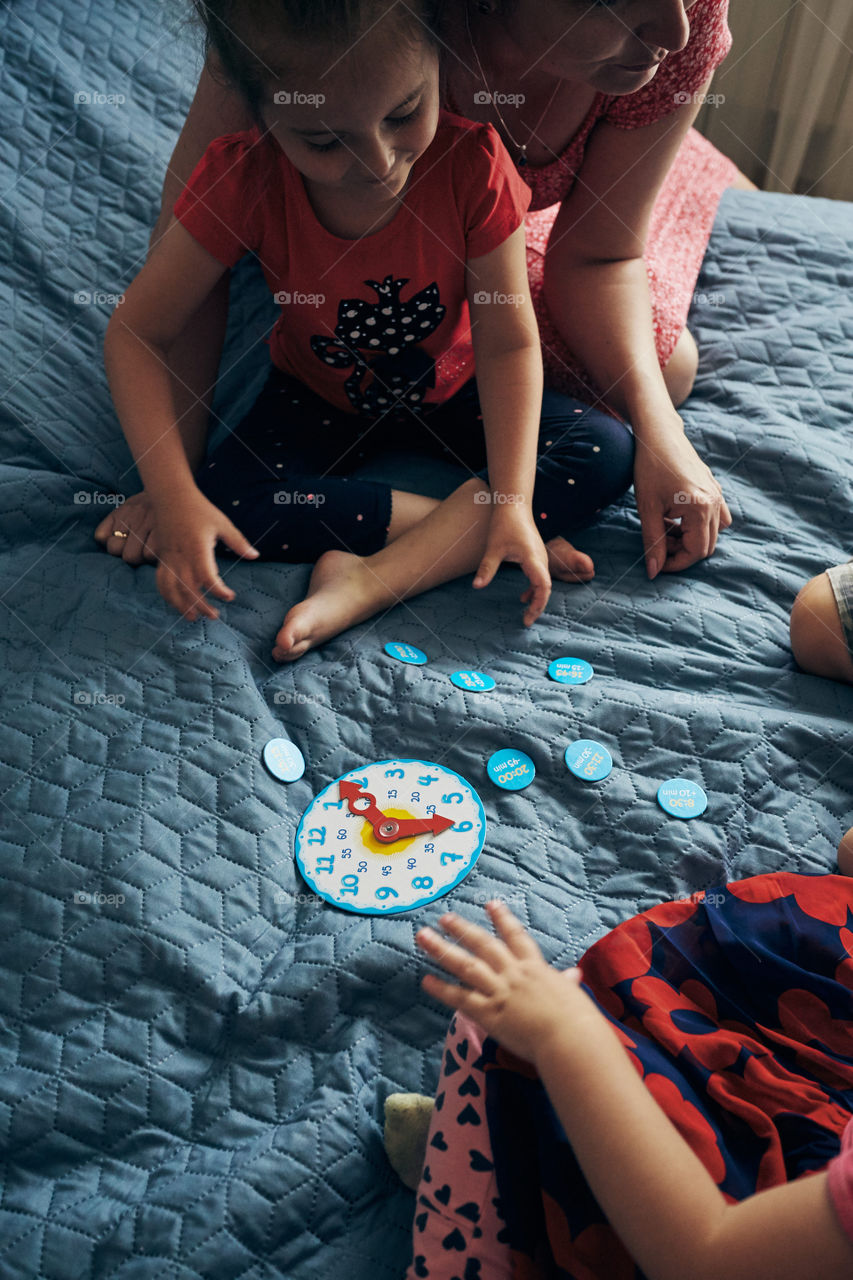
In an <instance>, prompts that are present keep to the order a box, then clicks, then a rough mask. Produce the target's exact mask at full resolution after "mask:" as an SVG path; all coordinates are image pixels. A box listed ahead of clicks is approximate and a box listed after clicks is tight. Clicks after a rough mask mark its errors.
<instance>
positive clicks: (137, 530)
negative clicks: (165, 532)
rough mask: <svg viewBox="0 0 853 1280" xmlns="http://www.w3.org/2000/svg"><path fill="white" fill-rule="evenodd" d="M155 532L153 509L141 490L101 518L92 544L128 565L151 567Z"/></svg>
mask: <svg viewBox="0 0 853 1280" xmlns="http://www.w3.org/2000/svg"><path fill="white" fill-rule="evenodd" d="M156 532H157V530H156V526H155V521H154V506H153V503H152V502H151V499H150V498H149V497H148V494H147V493H146V492H145V490H144V489H143V491H142V493H134V494H133V496H132V497H130V498H128V499H127V501H126V502H123V503H122V505H121V506H120V507H116V508H115V510H114V511H111V512H110V514H109V515H108V516H104V518H103V520H102V521H101V523H100V524H99V525H98V527H97V529H96V530H95V541H96V542H100V544H101V546H102V547H103V548H104V550H105V551H108V552H109V554H110V555H111V556H121V558H122V559H123V560H125V561H126V562H127V563H128V564H154V563H155V562H156V560H157V549H156ZM124 535H126V536H124Z"/></svg>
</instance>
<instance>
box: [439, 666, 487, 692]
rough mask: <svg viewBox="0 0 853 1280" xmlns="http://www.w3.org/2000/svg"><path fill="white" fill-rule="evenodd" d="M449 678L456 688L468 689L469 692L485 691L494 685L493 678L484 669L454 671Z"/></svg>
mask: <svg viewBox="0 0 853 1280" xmlns="http://www.w3.org/2000/svg"><path fill="white" fill-rule="evenodd" d="M450 679H451V682H452V683H453V684H455V685H456V688H457V689H468V690H469V691H470V692H471V693H486V692H487V691H488V690H489V689H494V687H495V682H494V680H493V679H492V677H491V676H487V675H486V673H485V671H454V672H453V675H452V676H451V677H450Z"/></svg>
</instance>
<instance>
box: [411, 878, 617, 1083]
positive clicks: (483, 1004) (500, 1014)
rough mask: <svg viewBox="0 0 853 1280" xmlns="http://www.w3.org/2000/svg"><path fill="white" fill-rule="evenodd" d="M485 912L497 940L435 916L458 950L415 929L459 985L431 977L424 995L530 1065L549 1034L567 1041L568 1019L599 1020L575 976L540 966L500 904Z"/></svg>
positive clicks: (549, 1039) (467, 925) (532, 947)
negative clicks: (471, 1021)
mask: <svg viewBox="0 0 853 1280" xmlns="http://www.w3.org/2000/svg"><path fill="white" fill-rule="evenodd" d="M486 910H487V912H488V914H489V916H490V918H491V920H492V923H493V924H494V926H495V928H496V930H497V932H498V937H494V936H493V935H492V934H490V933H488V932H487V931H486V930H485V929H482V928H480V926H479V925H476V924H472V923H471V922H470V921H469V920H463V919H462V918H461V917H460V916H457V915H455V914H454V913H453V912H448V913H447V914H446V915H444V916H442V917H441V920H440V922H439V923H440V924H441V927H442V929H443V930H444V931H445V933H447V934H449V935H450V937H451V938H453V939H455V941H456V943H458V944H459V945H456V946H453V945H450V944H449V943H447V942H446V941H445V940H444V938H442V937H441V935H440V934H438V933H436V932H435V930H434V929H430V928H425V929H420V930H419V931H418V933H417V934H416V935H415V941H416V942H417V944H418V946H419V947H420V948H421V949H422V950H423V951H425V952H426V953H427V955H428V956H430V957H431V958H432V959H433V960H435V961H436V962H437V963H438V964H440V965H441V966H442V968H444V969H445V970H446V971H447V972H448V973H449V974H452V975H453V977H455V978H458V979H459V980H460V982H462V983H463V984H464V985H463V986H457V985H456V984H455V983H452V982H446V981H444V979H443V978H437V977H435V976H434V975H433V974H429V973H428V974H426V975H425V976H424V978H423V979H422V982H423V988H424V990H425V991H426V992H427V994H428V995H431V996H434V997H435V999H436V1000H440V1001H441V1003H442V1004H446V1005H448V1006H449V1007H450V1008H451V1009H459V1010H460V1011H461V1012H462V1013H464V1014H467V1015H468V1016H469V1017H471V1018H473V1019H474V1020H475V1021H476V1022H479V1024H480V1025H481V1026H482V1027H484V1028H485V1030H486V1031H487V1032H488V1033H489V1035H492V1036H494V1037H495V1039H496V1040H498V1041H500V1043H501V1044H502V1045H503V1046H504V1048H506V1049H509V1050H510V1052H511V1053H514V1054H516V1055H517V1056H518V1057H519V1058H525V1059H526V1060H527V1061H528V1062H532V1063H534V1064H535V1063H536V1060H537V1057H538V1056H539V1055H543V1054H546V1053H547V1052H548V1050H549V1048H550V1045H551V1042H552V1040H553V1038H554V1037H555V1035H559V1034H560V1033H561V1032H562V1033H563V1035H565V1028H566V1022H567V1019H571V1020H572V1025H573V1026H576V1024H577V1020H578V1019H582V1020H584V1021H585V1020H586V1019H587V1018H588V1017H592V1018H594V1019H596V1020H599V1019H600V1018H601V1015H600V1013H599V1012H598V1010H597V1008H596V1006H595V1005H594V1004H593V1002H592V1001H591V1000H590V999H589V997H588V996H587V994H586V992H585V991H583V990H581V988H580V980H581V972H580V969H577V968H575V969H566V970H565V971H563V972H561V971H560V970H558V969H553V968H552V967H551V965H549V964H546V962H545V959H544V957H543V955H542V952H541V951H540V950H539V948H538V947H537V945H536V943H535V942H534V941H533V939H532V938H531V937H530V935H529V934H528V933H527V932H526V931H525V929H524V928H523V926H522V925H521V922H520V921H519V920H517V919H516V918H515V916H514V915H513V914H512V912H511V911H510V910H509V908H508V907H506V906H504V904H503V903H502V902H490V903H488V905H487V907H486Z"/></svg>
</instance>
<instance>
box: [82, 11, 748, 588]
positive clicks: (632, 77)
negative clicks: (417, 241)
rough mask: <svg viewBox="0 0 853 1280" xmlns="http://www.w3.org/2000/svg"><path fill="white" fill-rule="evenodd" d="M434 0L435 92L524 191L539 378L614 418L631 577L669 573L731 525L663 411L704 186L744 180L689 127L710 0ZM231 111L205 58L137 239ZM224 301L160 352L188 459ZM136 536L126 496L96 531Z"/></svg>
mask: <svg viewBox="0 0 853 1280" xmlns="http://www.w3.org/2000/svg"><path fill="white" fill-rule="evenodd" d="M441 8H442V11H443V12H442V22H443V28H444V32H445V44H446V49H447V56H446V65H445V78H446V91H445V105H446V106H447V107H448V108H449V109H450V110H452V111H456V112H458V113H459V114H461V115H465V116H466V117H468V118H471V119H474V120H483V121H489V122H490V123H492V124H493V125H494V126H495V128H496V129H497V130H498V132H499V133H500V135H501V137H502V139H503V141H504V143H505V145H506V146H507V148H508V150H509V153H510V155H511V156H512V157H513V159H514V160H515V161H516V164H517V165H518V166H519V171H520V173H521V174H522V176H523V177H524V179H525V181H526V182H528V184H529V185H530V187H531V188H532V190H533V201H532V205H531V208H532V210H533V211H534V212H532V213H531V214H530V215H529V216H528V264H529V272H530V279H531V285H532V288H533V291H534V296H535V299H536V306H537V314H538V318H539V323H540V330H541V337H542V348H543V357H544V362H545V369H546V377H547V379H548V381H549V382H550V383H551V384H552V385H554V386H556V387H558V388H559V389H562V390H566V391H569V392H571V393H573V394H575V395H583V396H584V398H586V399H590V400H594V399H595V398H596V397H598V396H600V397H601V398H602V399H603V400H604V401H605V403H606V404H607V405H608V406H609V407H610V408H611V409H612V410H613V411H614V412H616V413H618V414H621V415H622V416H623V417H625V418H626V419H627V420H628V421H629V422H630V423H631V426H632V428H633V430H634V435H635V440H636V460H635V469H634V486H635V493H636V498H637V506H638V510H639V514H640V518H641V521H642V529H643V542H644V549H645V559H646V567H647V570H648V573H649V576H650V577H652V578H654V577H656V576H657V574H658V573H659V572H661V571H665V572H677V571H678V570H680V569H684V568H687V567H688V566H689V565H691V564H694V563H695V562H696V561H697V560H700V559H702V558H703V557H705V556H708V555H711V554H712V552H713V551H714V548H715V546H716V542H717V535H718V532H719V529H720V528H721V527H726V526H727V525H729V524H730V523H731V516H730V514H729V511H728V508H727V506H726V504H725V501H724V499H723V494H722V491H721V489H720V486H719V484H718V483H717V481H716V479H715V478H714V476H713V475H712V473H711V472H710V470H709V469H708V467H707V466H706V465H705V463H704V462H703V461H702V460H701V458H700V457H699V456H698V454H697V453H696V451H695V450H694V448H693V446H692V445H691V443H690V442H689V440H688V439H687V437H686V435H685V433H684V427H683V422H682V420H681V417H680V416H679V414H678V412H677V406H678V405H680V404H681V403H682V401H683V400H684V399H685V398H686V397H687V395H688V394H689V392H690V390H691V387H692V385H693V380H694V377H695V373H696V366H697V359H698V355H697V351H696V345H695V342H694V341H693V338H692V336H691V335H690V333H689V331H688V330H687V329H686V328H685V322H686V318H687V313H688V310H689V307H690V302H691V299H692V295H693V291H694V288H695V284H696V278H697V276H698V273H699V268H700V266H701V262H702V258H703V256H704V253H705V250H706V247H707V243H708V238H709V235H710V231H711V226H712V224H713V221H714V217H715V214H716V210H717V206H718V204H719V200H720V196H721V195H722V192H723V191H724V190H725V188H726V187H727V186H730V185H731V186H746V187H749V186H751V184H750V183H749V182H748V181H747V179H746V178H744V177H743V175H742V174H740V173H739V172H738V170H737V169H736V167H735V166H734V165H733V164H732V163H731V162H730V161H729V160H727V159H726V158H725V157H723V156H722V155H720V153H719V152H717V151H716V150H715V149H714V148H713V147H712V146H711V145H710V144H709V143H708V142H707V141H705V140H704V139H703V138H701V137H700V135H699V134H697V133H696V132H695V131H694V130H692V129H691V124H692V122H693V120H694V118H695V116H696V113H697V112H698V110H699V107H700V105H701V103H702V101H703V95H704V94H705V93H706V92H707V90H708V85H709V82H710V78H711V76H712V74H713V71H714V70H715V68H716V67H717V66H718V65H719V63H720V62H721V61H722V60H723V58H724V57H725V56H726V54H727V53H728V50H729V47H730V45H731V36H730V34H729V30H728V26H727V22H726V19H727V13H728V0H443V4H442V5H441ZM250 124H251V121H249V120H248V119H247V115H246V109H245V107H244V105H243V103H242V100H241V98H240V96H239V95H238V94H237V93H236V91H234V90H233V89H230V88H228V87H227V86H226V85H225V84H223V83H222V80H221V77H220V78H217V77H216V76H215V75H212V74H211V72H210V70H209V68H208V67H207V66H205V68H204V70H203V71H202V74H201V77H200V80H199V85H198V89H197V91H196V95H195V99H194V101H193V104H192V107H191V108H190V111H189V114H188V116H187V120H186V123H185V125H184V128H183V130H182V132H181V135H180V138H179V139H178V142H177V145H176V147H175V151H174V154H173V156H172V158H171V161H170V164H169V167H168V169H167V173H166V179H165V183H164V188H163V201H162V211H161V215H160V219H159V221H158V224H157V227H156V228H155V230H154V233H153V235H152V245H153V244H156V242H157V240H158V239H159V237H160V235H161V234H162V232H163V231H164V230H165V228H166V226H167V225H168V222H169V220H170V218H171V211H172V207H173V205H174V203H175V200H176V199H177V197H178V195H179V194H180V192H181V190H182V189H183V187H184V185H185V183H186V181H187V180H188V178H189V176H190V174H191V172H192V170H193V169H194V167H195V165H196V163H197V161H198V160H199V158H200V156H201V155H202V153H203V151H204V150H205V147H206V146H207V144H208V143H209V142H210V141H211V139H213V138H215V137H218V136H221V135H223V134H226V133H232V132H236V131H238V130H241V129H245V128H247V127H249V126H250ZM227 304H228V281H227V277H226V278H225V279H224V280H223V283H222V286H221V287H220V288H219V289H218V291H217V292H216V293H215V294H214V295H211V299H210V300H209V302H208V304H206V308H205V313H204V315H198V316H196V317H194V319H193V322H192V323H191V324H190V325H189V326H188V328H187V330H186V332H185V334H184V335H183V336H182V339H181V340H180V341H179V342H177V343H175V345H174V347H173V349H172V352H171V353H170V355H171V366H172V370H173V373H174V375H175V379H174V394H175V400H176V408H177V411H178V418H179V420H180V422H181V430H182V435H183V437H184V441H185V445H186V448H187V452H188V455H189V457H190V461H191V463H193V464H196V463H198V462H200V460H201V457H202V455H203V452H204V441H205V436H206V431H207V418H208V411H209V408H210V399H211V396H212V388H213V386H214V385H215V382H216V371H217V366H218V361H219V355H220V352H221V349H222V343H223V339H224V333H225V321H226V314H227ZM673 518H678V519H680V521H681V523H680V525H673V524H672V523H671V520H672V519H673ZM116 531H118V536H116ZM128 535H129V536H128ZM151 535H152V519H151V513H150V508H149V506H148V503H147V500H146V498H145V495H144V494H140V495H137V496H136V497H134V498H131V499H129V500H128V502H127V503H125V504H124V505H123V506H122V507H121V509H120V510H118V511H116V512H115V513H113V514H112V515H110V516H108V517H107V518H106V519H105V520H104V521H103V522H102V523H101V525H100V526H99V528H98V531H97V536H98V538H99V540H100V541H101V542H103V543H104V545H105V546H106V549H107V550H108V551H110V552H111V553H113V554H115V555H123V556H124V558H125V559H126V560H128V561H129V562H131V563H141V562H142V561H143V560H145V559H149V560H150V559H154V558H155V555H156V536H155V537H154V538H152V536H151ZM566 546H567V547H568V551H567V553H566V556H565V564H564V566H563V567H562V570H561V567H560V566H555V565H553V564H552V566H551V568H552V573H553V574H554V576H556V577H565V578H566V579H567V580H576V579H577V578H579V577H580V578H587V577H589V576H590V575H591V572H592V569H593V566H592V562H591V560H590V558H589V557H588V556H586V555H584V554H582V553H581V552H578V551H576V550H574V549H573V548H571V547H569V544H566Z"/></svg>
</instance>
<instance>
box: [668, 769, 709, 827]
mask: <svg viewBox="0 0 853 1280" xmlns="http://www.w3.org/2000/svg"><path fill="white" fill-rule="evenodd" d="M658 804H659V805H660V807H661V808H662V809H663V811H664V813H671V814H672V816H673V817H674V818H698V817H699V815H700V814H701V813H704V812H705V810H706V809H707V808H708V797H707V796H706V795H705V792H704V791H703V790H702V788H701V787H700V786H699V783H698V782H691V780H690V779H689V778H668V779H667V781H666V782H662V783H661V784H660V786H659V787H658Z"/></svg>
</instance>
